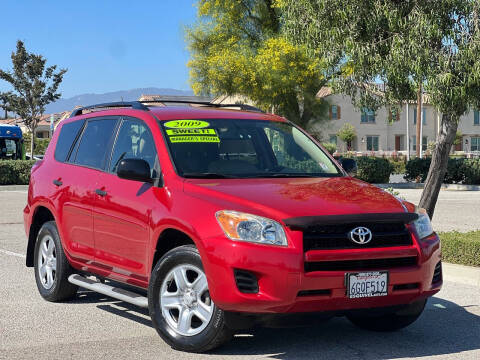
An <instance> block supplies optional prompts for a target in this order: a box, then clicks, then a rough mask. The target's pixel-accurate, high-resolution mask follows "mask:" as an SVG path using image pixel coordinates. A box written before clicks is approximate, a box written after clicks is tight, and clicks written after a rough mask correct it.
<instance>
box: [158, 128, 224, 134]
mask: <svg viewBox="0 0 480 360" xmlns="http://www.w3.org/2000/svg"><path fill="white" fill-rule="evenodd" d="M167 135H169V136H173V135H217V133H216V132H215V129H167Z"/></svg>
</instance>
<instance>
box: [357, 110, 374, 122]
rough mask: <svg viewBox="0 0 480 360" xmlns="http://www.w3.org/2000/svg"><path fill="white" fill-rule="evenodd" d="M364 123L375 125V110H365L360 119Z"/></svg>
mask: <svg viewBox="0 0 480 360" xmlns="http://www.w3.org/2000/svg"><path fill="white" fill-rule="evenodd" d="M360 122H362V123H375V110H372V109H368V108H363V109H362V117H361V118H360Z"/></svg>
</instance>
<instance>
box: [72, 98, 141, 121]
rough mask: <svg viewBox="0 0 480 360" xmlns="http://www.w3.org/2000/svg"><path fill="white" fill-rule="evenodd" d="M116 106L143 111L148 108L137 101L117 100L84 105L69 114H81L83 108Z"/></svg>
mask: <svg viewBox="0 0 480 360" xmlns="http://www.w3.org/2000/svg"><path fill="white" fill-rule="evenodd" d="M117 107H118V108H120V107H131V108H132V109H136V110H145V111H149V110H150V109H149V108H148V107H147V106H145V105H143V104H142V103H141V102H139V101H118V102H111V103H103V104H95V105H89V106H84V107H81V108H78V109H75V110H73V111H72V113H71V114H70V117H74V116H78V115H82V114H83V111H84V110H91V109H101V108H117Z"/></svg>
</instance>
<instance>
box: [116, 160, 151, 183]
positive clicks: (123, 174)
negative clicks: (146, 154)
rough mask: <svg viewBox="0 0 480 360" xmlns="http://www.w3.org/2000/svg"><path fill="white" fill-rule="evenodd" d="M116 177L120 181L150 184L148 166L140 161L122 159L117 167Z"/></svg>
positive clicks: (143, 161)
mask: <svg viewBox="0 0 480 360" xmlns="http://www.w3.org/2000/svg"><path fill="white" fill-rule="evenodd" d="M117 176H118V177H119V178H121V179H127V180H133V181H141V182H148V183H151V182H152V181H153V180H152V177H151V175H150V165H148V163H147V162H146V161H145V160H142V159H123V160H122V161H120V163H119V164H118V166H117Z"/></svg>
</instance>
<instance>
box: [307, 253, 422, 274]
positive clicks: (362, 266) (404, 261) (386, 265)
mask: <svg viewBox="0 0 480 360" xmlns="http://www.w3.org/2000/svg"><path fill="white" fill-rule="evenodd" d="M415 265H417V257H416V256H409V257H399V258H390V259H367V260H342V261H315V262H306V263H305V272H312V271H352V270H354V271H363V270H388V269H392V268H399V267H407V266H415Z"/></svg>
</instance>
